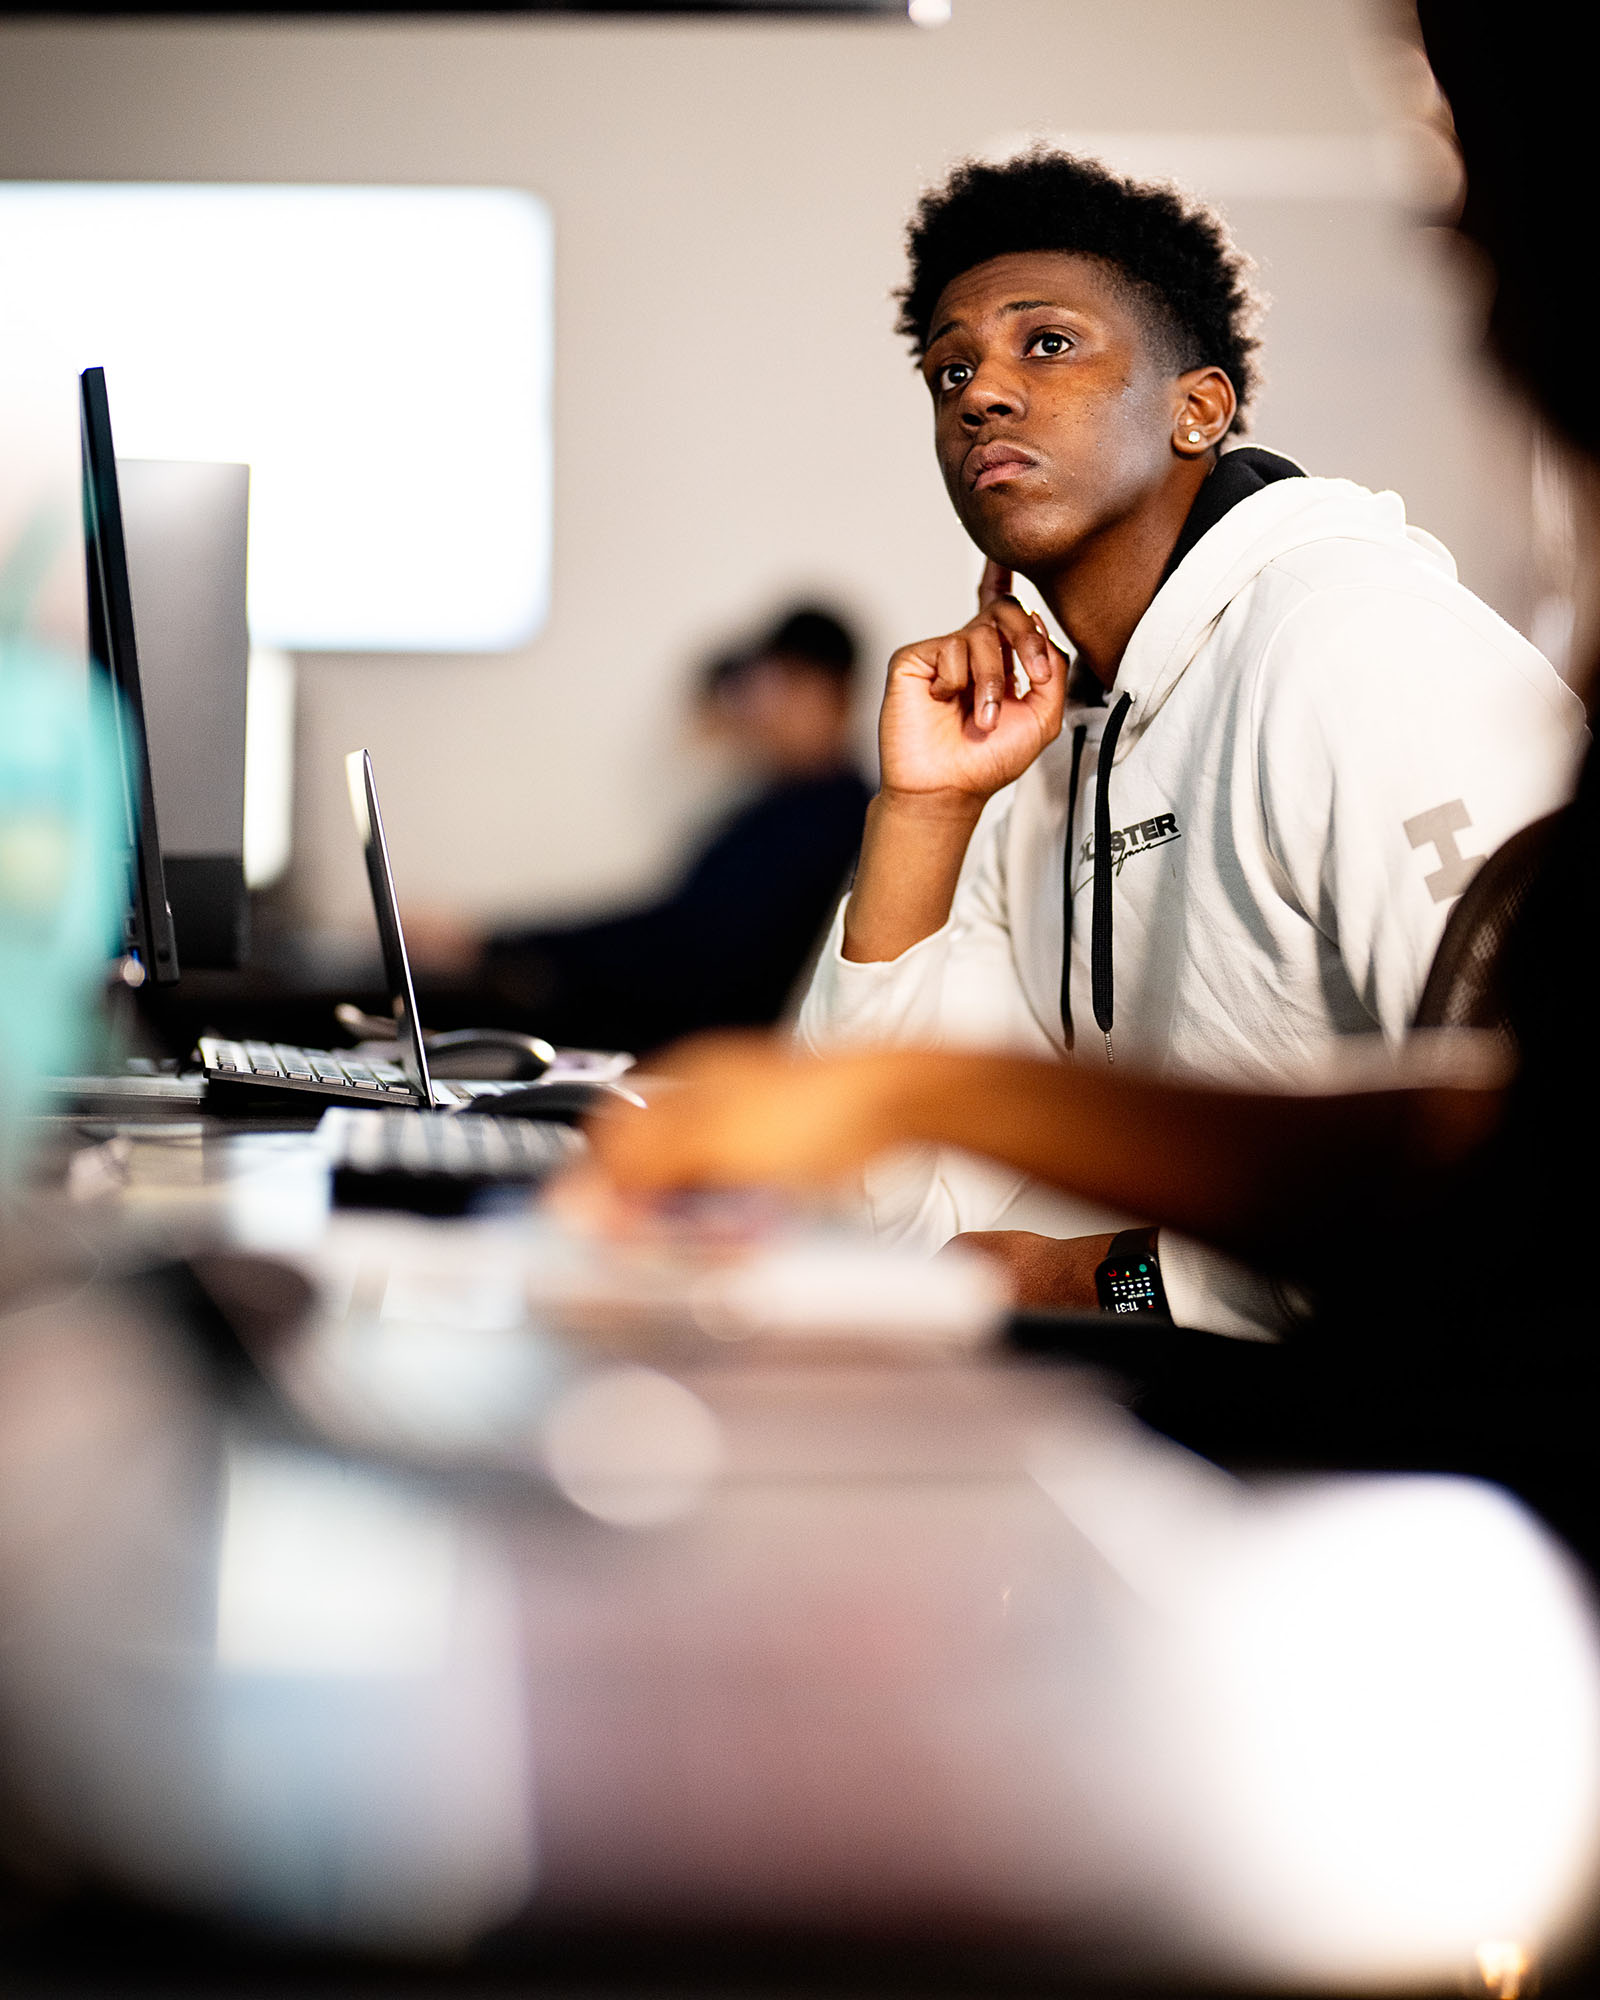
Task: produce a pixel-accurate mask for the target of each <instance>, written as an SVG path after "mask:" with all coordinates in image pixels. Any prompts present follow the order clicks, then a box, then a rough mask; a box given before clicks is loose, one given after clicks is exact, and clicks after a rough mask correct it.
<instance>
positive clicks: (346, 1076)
mask: <svg viewBox="0 0 1600 2000" xmlns="http://www.w3.org/2000/svg"><path fill="white" fill-rule="evenodd" d="M200 1061H201V1064H202V1065H203V1067H204V1069H205V1071H206V1074H207V1075H208V1076H217V1077H225V1078H237V1079H238V1080H239V1081H240V1082H242V1083H243V1082H251V1083H268V1084H273V1083H275V1084H281V1085H284V1086H286V1087H287V1088H289V1089H296V1088H298V1089H302V1090H304V1089H307V1088H310V1089H315V1088H316V1087H317V1086H318V1085H321V1086H322V1087H323V1088H324V1089H332V1090H340V1091H349V1092H356V1091H360V1092H361V1093H362V1094H363V1095H365V1094H367V1093H370V1094H371V1095H372V1096H374V1097H402V1098H405V1099H407V1100H408V1101H410V1102H413V1103H414V1102H415V1101H416V1092H415V1091H414V1090H413V1089H412V1088H411V1085H410V1084H409V1083H408V1082H407V1081H406V1073H405V1071H404V1070H403V1069H401V1068H400V1067H399V1066H398V1064H396V1063H391V1062H363V1061H362V1060H361V1059H360V1058H359V1057H357V1056H355V1055H354V1054H352V1053H349V1052H345V1053H341V1052H340V1051H339V1050H337V1049H301V1048H296V1047H294V1046H293V1044H291V1043H289V1042H228V1041H223V1040H221V1039H220V1038H219V1037H217V1036H214V1035H204V1036H202V1037H201V1040H200Z"/></svg>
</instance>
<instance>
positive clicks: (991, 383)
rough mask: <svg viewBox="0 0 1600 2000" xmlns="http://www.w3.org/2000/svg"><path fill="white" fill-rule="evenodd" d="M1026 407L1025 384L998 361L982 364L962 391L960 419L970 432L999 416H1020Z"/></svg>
mask: <svg viewBox="0 0 1600 2000" xmlns="http://www.w3.org/2000/svg"><path fill="white" fill-rule="evenodd" d="M1023 407H1024V402H1023V394H1022V386H1021V384H1020V383H1019V382H1017V381H1016V380H1015V379H1014V378H1013V376H1012V375H1011V372H1010V370H1009V369H1007V368H1005V367H1003V366H1002V365H1001V364H1000V363H999V362H997V361H985V362H983V363H981V364H980V365H979V367H978V368H976V369H975V370H974V371H973V375H972V379H971V380H970V381H969V382H968V383H967V385H966V387H965V388H964V389H963V390H962V392H961V404H960V416H961V421H962V423H963V424H964V425H966V427H967V429H968V430H974V431H975V430H979V429H981V428H982V426H983V425H984V424H986V423H992V422H993V421H994V419H995V418H997V417H1016V416H1020V415H1021V414H1022V411H1023Z"/></svg>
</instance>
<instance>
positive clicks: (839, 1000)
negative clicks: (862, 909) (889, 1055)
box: [796, 898, 950, 1054]
mask: <svg viewBox="0 0 1600 2000" xmlns="http://www.w3.org/2000/svg"><path fill="white" fill-rule="evenodd" d="M848 900H849V899H848V898H846V900H845V902H843V903H841V904H840V905H839V908H838V910H837V911H836V912H835V915H834V919H833V925H832V928H831V929H830V930H829V932H828V936H827V940H826V942H825V943H824V945H823V947H822V955H821V957H820V958H819V960H818V961H817V969H816V972H815V974H814V975H813V977H812V981H811V987H810V990H809V991H808V992H807V994H806V997H805V1000H804V1001H803V1003H802V1004H801V1008H800V1018H799V1021H798V1023H797V1024H796V1034H797V1037H798V1039H799V1041H800V1043H801V1045H802V1047H804V1048H807V1049H810V1050H811V1051H812V1052H813V1053H814V1054H820V1053H821V1052H822V1051H824V1050H826V1049H830V1048H838V1047H840V1046H841V1045H842V1044H848V1043H855V1042H885V1043H892V1044H896V1045H899V1046H904V1045H906V1044H908V1043H915V1044H921V1045H927V1044H929V1043H932V1042H935V1041H937V1039H938V1037H939V1024H940V1006H941V995H942V991H943V985H944V970H945V961H946V959H947V957H948V954H949V941H950V925H949V923H948V922H947V923H945V924H944V925H942V926H941V928H940V929H938V930H936V931H934V932H932V933H931V935H929V936H928V937H925V938H919V939H918V940H917V942H916V943H915V944H914V945H912V946H910V948H909V949H908V950H906V951H903V952H901V954H900V956H899V957H898V958H890V959H882V960H873V961H872V962H871V963H868V964H863V963H861V962H860V961H859V960H856V959H853V958H846V957H845V955H844V918H845V910H846V908H847V907H848Z"/></svg>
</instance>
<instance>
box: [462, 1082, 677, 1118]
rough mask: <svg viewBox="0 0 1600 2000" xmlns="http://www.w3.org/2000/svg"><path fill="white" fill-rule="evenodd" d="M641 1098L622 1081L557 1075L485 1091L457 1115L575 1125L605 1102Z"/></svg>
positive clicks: (616, 1102)
mask: <svg viewBox="0 0 1600 2000" xmlns="http://www.w3.org/2000/svg"><path fill="white" fill-rule="evenodd" d="M643 1101H644V1100H643V1099H642V1098H641V1097H639V1096H638V1095H637V1093H636V1092H634V1091H631V1090H629V1089H628V1088H627V1086H626V1085H625V1084H616V1083H602V1082H600V1081H599V1080H598V1079H596V1078H594V1077H561V1078H560V1079H558V1080H557V1081H556V1082H554V1083H530V1084H528V1085H527V1086H526V1087H525V1088H523V1089H521V1090H501V1091H496V1092H495V1093H494V1094H493V1095H490V1094H489V1093H488V1092H485V1093H484V1094H483V1096H481V1097H475V1098H473V1100H472V1102H471V1103H470V1104H464V1105H462V1107H461V1109H460V1111H459V1112H458V1113H457V1114H456V1115H457V1116H458V1117H461V1118H470V1117H473V1116H474V1115H482V1116H485V1117H489V1118H558V1119H560V1120H561V1121H562V1122H563V1123H564V1124H567V1125H576V1124H577V1123H578V1122H579V1120H580V1119H583V1118H587V1117H588V1116H589V1114H590V1112H591V1111H598V1110H600V1109H601V1107H602V1106H604V1105H607V1104H642V1103H643Z"/></svg>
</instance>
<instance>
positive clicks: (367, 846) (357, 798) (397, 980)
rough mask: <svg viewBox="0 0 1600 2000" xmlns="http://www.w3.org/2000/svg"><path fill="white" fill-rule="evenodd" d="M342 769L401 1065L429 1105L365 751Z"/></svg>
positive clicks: (418, 1026) (429, 1084)
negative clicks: (362, 858)
mask: <svg viewBox="0 0 1600 2000" xmlns="http://www.w3.org/2000/svg"><path fill="white" fill-rule="evenodd" d="M344 769H345V777H346V779H347V780H348V782H349V786H350V810H351V812H352V813H354V814H355V821H356V831H357V832H358V833H359V834H360V835H361V847H362V852H363V853H364V854H365V855H366V858H367V883H368V886H369V887H370V889H371V891H372V913H373V915H374V917H375V918H376V919H377V924H378V944H379V947H380V949H381V950H382V952H383V976H384V983H385V984H386V985H387V986H388V989H389V1004H390V1007H391V1008H392V1010H393V1013H394V1021H395V1034H396V1038H397V1039H398V1041H399V1044H400V1067H401V1068H402V1069H403V1070H404V1071H405V1074H406V1080H407V1082H408V1083H409V1084H410V1085H411V1087H412V1089H413V1090H415V1091H416V1092H418V1094H419V1095H420V1097H421V1099H422V1102H423V1103H424V1104H432V1103H433V1101H434V1099H433V1080H432V1078H431V1077H430V1076H429V1075H428V1057H427V1052H426V1050H425V1049H424V1048H423V1046H422V1023H421V1021H420V1020H418V1018H417V994H416V988H415V987H414V986H413V985H412V983H411V961H410V959H408V958H407V956H406V940H405V933H404V932H403V931H402V930H401V928H400V905H399V902H398V900H397V899H396V897H395V893H394V873H393V870H392V869H391V868H390V866H389V846H388V843H387V841H385V839H384V837H383V816H382V814H381V813H380V812H379V810H378V788H377V785H376V783H375V782H374V780H373V776H372V758H371V756H370V754H369V753H368V752H367V751H365V750H352V751H351V752H350V754H349V755H348V756H347V757H346V758H345V760H344Z"/></svg>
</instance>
